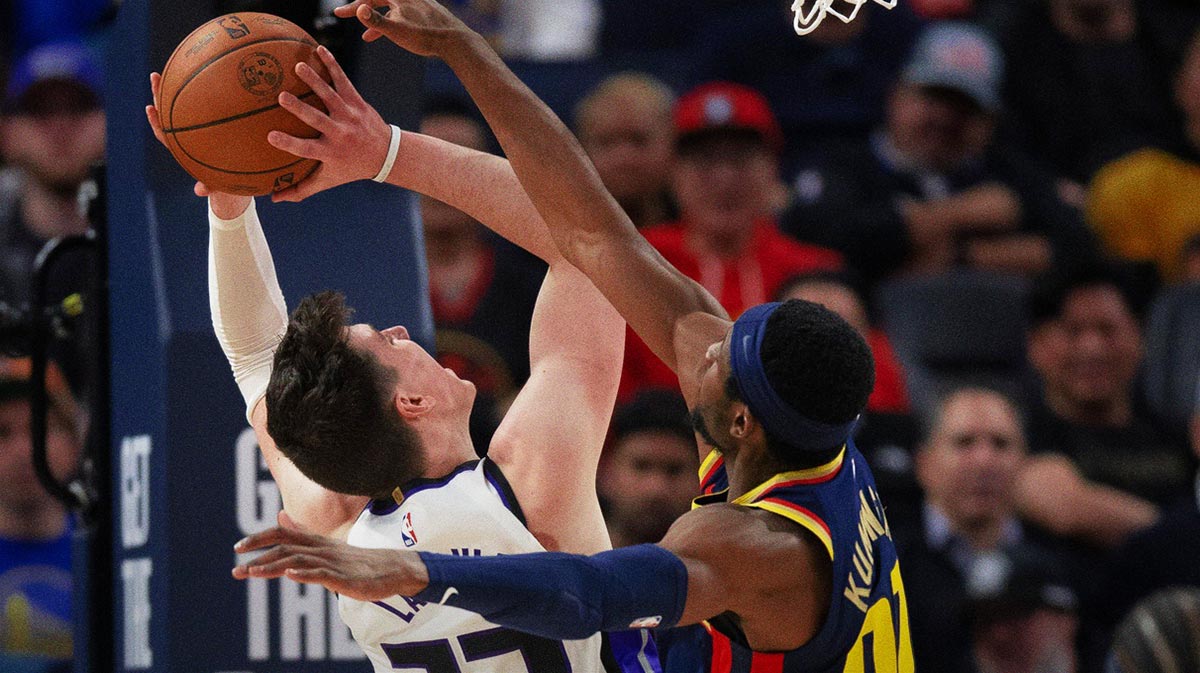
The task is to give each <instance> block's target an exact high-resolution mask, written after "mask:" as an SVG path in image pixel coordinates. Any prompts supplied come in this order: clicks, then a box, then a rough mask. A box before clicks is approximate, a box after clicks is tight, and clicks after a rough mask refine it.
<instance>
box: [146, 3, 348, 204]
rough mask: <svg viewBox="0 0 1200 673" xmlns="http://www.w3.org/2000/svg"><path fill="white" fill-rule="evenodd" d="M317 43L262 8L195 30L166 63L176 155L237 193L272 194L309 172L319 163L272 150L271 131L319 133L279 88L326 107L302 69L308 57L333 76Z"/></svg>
mask: <svg viewBox="0 0 1200 673" xmlns="http://www.w3.org/2000/svg"><path fill="white" fill-rule="evenodd" d="M316 47H317V43H316V41H315V40H313V38H312V37H311V36H309V34H308V33H306V32H305V31H304V30H303V29H302V28H300V27H299V26H297V25H296V24H294V23H292V22H290V21H288V20H286V19H281V18H279V17H277V16H273V15H271V14H261V13H256V12H241V13H237V14H226V15H225V16H221V17H218V18H216V19H213V20H212V21H209V22H208V23H205V24H204V25H202V26H200V27H199V28H197V29H196V30H194V31H192V34H191V35H188V36H187V38H185V39H184V40H183V42H181V43H180V44H179V46H178V47H176V48H175V52H174V53H173V54H171V58H170V59H169V60H168V61H167V65H166V67H164V68H163V73H162V86H161V89H160V90H159V100H157V101H155V104H156V106H157V107H158V110H159V115H160V118H161V121H162V126H163V135H164V136H165V137H166V140H167V147H168V148H169V149H170V150H171V154H172V155H174V157H175V160H176V161H178V162H179V164H180V165H181V166H182V167H183V168H184V170H186V171H187V172H188V173H189V174H191V176H192V177H194V178H196V179H197V180H199V181H200V182H203V183H204V184H205V185H207V186H208V187H209V188H210V189H214V190H217V191H221V192H226V193H229V194H242V195H248V196H257V195H261V194H269V193H271V192H277V191H279V190H281V189H285V188H287V187H290V186H292V185H294V184H296V183H298V182H300V181H301V180H303V179H304V178H306V177H308V175H309V174H310V173H312V172H313V170H314V169H315V168H316V167H317V163H318V162H317V161H315V160H312V159H302V158H300V157H297V156H294V155H292V154H288V153H287V152H284V151H282V150H278V149H276V148H274V147H272V146H271V145H270V144H269V143H268V142H267V133H268V132H269V131H272V130H277V131H282V132H284V133H287V134H290V135H293V136H297V137H303V138H315V137H316V136H317V135H318V133H317V132H316V131H315V130H313V129H312V128H311V127H309V126H308V125H307V124H305V123H304V122H302V121H300V120H299V119H297V118H296V117H295V116H294V115H292V114H291V113H290V112H288V111H287V110H284V109H283V108H281V107H280V106H279V92H281V91H287V92H290V93H292V94H294V95H295V96H296V97H298V98H300V99H301V100H304V101H305V102H307V103H308V104H309V105H312V106H314V107H316V108H318V109H321V110H324V109H325V106H324V105H323V104H322V102H321V100H320V98H319V97H317V95H316V94H315V93H313V91H312V89H310V88H309V86H308V85H307V84H305V83H304V81H303V80H301V79H300V78H299V77H298V76H297V75H296V70H295V68H296V64H297V63H299V62H301V61H304V62H306V63H308V64H309V65H310V66H312V67H313V69H314V70H316V71H317V72H318V73H320V75H321V77H322V78H323V79H325V80H326V81H328V80H329V74H328V72H326V70H325V67H324V65H323V64H322V63H321V61H320V59H319V58H318V57H317V53H316Z"/></svg>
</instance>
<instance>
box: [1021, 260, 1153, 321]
mask: <svg viewBox="0 0 1200 673" xmlns="http://www.w3.org/2000/svg"><path fill="white" fill-rule="evenodd" d="M1091 287H1110V288H1112V289H1114V290H1116V291H1117V293H1118V294H1120V295H1121V299H1122V300H1123V301H1124V302H1125V306H1126V307H1127V308H1128V309H1129V312H1130V313H1131V314H1132V315H1133V317H1134V318H1135V319H1136V320H1139V321H1140V320H1141V317H1142V312H1143V310H1144V308H1145V300H1144V298H1143V297H1142V296H1141V295H1140V293H1139V292H1138V290H1137V279H1136V277H1135V275H1134V273H1133V271H1132V270H1131V269H1130V268H1129V267H1128V266H1125V265H1122V264H1120V263H1118V262H1113V261H1108V260H1101V261H1096V262H1092V263H1090V264H1085V265H1082V266H1076V267H1072V268H1068V269H1067V270H1065V271H1052V272H1050V273H1048V274H1045V275H1043V276H1042V277H1041V278H1040V279H1038V280H1037V281H1036V282H1035V283H1034V286H1033V291H1032V292H1031V293H1030V295H1029V304H1028V308H1029V326H1030V327H1031V328H1033V327H1040V326H1042V325H1044V324H1046V323H1048V322H1051V321H1053V320H1057V319H1058V318H1060V317H1062V312H1063V308H1065V307H1066V304H1067V300H1068V299H1069V298H1070V297H1071V294H1072V293H1074V292H1076V291H1077V290H1081V289H1085V288H1091Z"/></svg>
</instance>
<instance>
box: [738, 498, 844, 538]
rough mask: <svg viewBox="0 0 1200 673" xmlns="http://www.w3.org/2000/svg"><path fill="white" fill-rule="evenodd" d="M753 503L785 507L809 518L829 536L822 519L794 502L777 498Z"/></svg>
mask: <svg viewBox="0 0 1200 673" xmlns="http://www.w3.org/2000/svg"><path fill="white" fill-rule="evenodd" d="M755 502H770V503H774V504H776V505H779V506H780V507H786V508H788V509H790V510H792V511H795V512H799V513H800V514H803V515H804V516H805V517H806V518H809V519H812V520H813V521H815V522H816V523H817V525H818V526H820V527H821V528H822V529H824V530H825V533H826V534H827V535H830V534H831V533H830V532H829V524H827V523H825V520H824V519H822V518H821V517H819V516H817V515H816V514H813V512H812V510H810V509H806V508H804V507H801V506H800V505H797V504H796V503H794V502H788V501H787V500H780V499H779V498H760V499H759V500H756V501H755Z"/></svg>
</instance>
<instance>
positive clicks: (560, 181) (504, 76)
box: [443, 35, 726, 368]
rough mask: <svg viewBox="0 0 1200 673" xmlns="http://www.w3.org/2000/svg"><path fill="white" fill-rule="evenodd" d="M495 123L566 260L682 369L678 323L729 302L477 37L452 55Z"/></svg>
mask: <svg viewBox="0 0 1200 673" xmlns="http://www.w3.org/2000/svg"><path fill="white" fill-rule="evenodd" d="M443 57H444V58H445V60H446V62H447V63H448V64H449V65H450V67H451V68H453V69H454V71H455V73H456V74H457V75H458V76H459V78H460V79H461V80H462V82H463V84H464V86H466V88H467V90H468V92H470V94H471V96H472V98H473V99H474V100H475V102H476V104H477V105H478V106H479V109H480V110H481V111H482V112H483V114H484V116H485V117H486V118H487V120H488V123H489V124H490V126H491V128H492V130H493V131H494V132H495V134H496V137H497V139H498V140H499V141H500V144H501V145H502V146H503V147H504V150H505V152H506V153H507V155H508V158H509V161H510V162H511V164H512V168H513V170H514V172H515V173H516V175H517V176H518V178H519V179H520V181H521V185H522V186H523V188H524V190H525V192H526V193H527V194H528V195H529V198H530V199H531V201H532V202H533V204H534V205H535V207H536V208H537V210H538V212H539V213H541V215H542V219H543V220H544V221H545V223H546V225H547V227H548V228H549V231H550V235H551V236H552V237H553V239H554V242H555V244H556V245H557V246H558V248H559V250H560V251H562V253H563V255H564V256H565V257H566V258H567V259H568V260H569V261H570V262H571V263H572V264H574V265H575V266H576V267H578V268H579V269H580V270H582V271H583V272H584V273H585V274H587V275H588V277H589V278H591V279H592V281H593V282H594V283H595V284H596V287H597V288H598V289H599V290H600V291H601V292H602V293H604V295H605V297H606V298H607V299H608V300H609V301H610V302H611V303H612V304H613V305H614V306H615V307H616V308H617V310H618V311H620V313H621V315H622V316H624V317H625V319H626V320H627V321H628V322H629V324H630V325H631V326H632V327H633V328H634V330H635V331H637V332H638V334H639V335H641V336H642V338H643V340H645V341H646V343H647V344H648V345H649V346H650V347H651V348H652V349H653V350H654V352H655V354H656V355H658V356H659V357H660V358H662V359H663V361H664V362H666V363H667V364H668V365H670V366H671V367H672V368H674V367H675V366H676V363H675V358H674V347H673V336H674V330H675V325H676V323H677V321H678V320H680V319H681V318H682V317H684V316H686V315H689V314H692V313H697V312H699V313H709V314H712V315H717V316H720V317H725V315H726V314H725V311H724V310H723V309H722V308H721V306H720V304H719V303H718V302H717V301H716V300H715V299H714V298H713V297H712V296H711V295H709V294H708V293H707V292H705V291H704V289H703V288H701V287H700V286H699V285H698V284H696V283H695V282H693V281H691V280H690V279H688V278H686V277H685V276H683V275H682V274H680V273H679V272H678V271H677V270H676V269H674V268H673V267H671V266H670V265H669V264H667V262H666V261H665V260H664V259H663V258H662V257H661V255H659V254H658V253H657V252H656V251H655V250H654V249H653V248H651V247H650V245H649V244H648V243H647V242H646V240H645V239H644V238H642V237H641V236H640V235H639V234H638V233H637V231H636V230H635V229H634V227H633V224H632V223H631V222H630V221H629V218H628V217H627V216H626V215H625V213H624V212H623V211H622V210H621V208H620V206H619V205H618V204H617V203H616V201H615V200H614V199H613V198H612V196H611V195H610V194H609V193H608V191H607V190H606V189H605V188H604V186H603V183H602V182H601V181H600V177H599V175H598V174H597V173H596V170H595V168H594V167H593V166H592V164H591V162H590V161H589V160H588V158H587V156H586V155H585V154H584V152H583V149H582V147H580V145H579V143H578V142H577V141H576V140H575V138H574V136H572V135H571V133H570V131H569V130H567V128H566V126H565V125H564V124H563V123H562V122H561V121H560V120H559V119H558V117H556V116H555V114H554V113H553V112H552V111H551V110H550V109H549V108H548V107H547V106H546V105H545V104H544V103H542V101H540V100H539V99H538V98H537V96H535V95H534V94H533V92H531V91H530V90H529V89H528V88H527V87H526V86H525V85H524V84H522V83H521V81H520V80H519V79H517V77H516V76H515V75H513V73H512V72H511V71H510V70H509V69H508V68H507V67H506V66H505V65H504V63H503V62H502V61H501V60H500V58H499V57H498V56H497V55H496V54H495V52H493V51H492V50H491V49H490V48H489V47H487V45H486V44H485V43H484V42H483V41H482V38H479V37H478V36H477V35H471V36H470V37H469V38H464V39H462V40H460V41H459V42H457V43H456V44H455V46H454V47H453V48H449V49H447V50H446V51H445V52H444V53H443Z"/></svg>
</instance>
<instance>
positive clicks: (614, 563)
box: [234, 0, 913, 673]
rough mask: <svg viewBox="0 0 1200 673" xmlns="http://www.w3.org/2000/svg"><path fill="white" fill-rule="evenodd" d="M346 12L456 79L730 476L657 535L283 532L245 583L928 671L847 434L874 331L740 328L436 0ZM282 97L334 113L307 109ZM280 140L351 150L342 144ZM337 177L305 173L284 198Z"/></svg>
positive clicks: (311, 150) (868, 371) (301, 146)
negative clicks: (498, 544)
mask: <svg viewBox="0 0 1200 673" xmlns="http://www.w3.org/2000/svg"><path fill="white" fill-rule="evenodd" d="M375 7H385V8H386V9H387V12H386V14H385V13H382V12H379V11H375V9H374V8H375ZM336 11H337V14H338V15H339V16H342V17H349V16H357V17H358V18H359V20H360V21H362V22H363V23H364V24H365V25H366V27H367V30H366V33H365V34H364V39H367V40H374V39H378V38H379V37H384V36H386V37H387V38H388V39H390V40H392V41H394V42H396V43H397V44H399V45H400V46H402V47H404V48H405V49H408V50H409V51H412V52H414V53H416V54H418V55H423V56H436V57H439V58H441V59H443V60H444V61H446V63H447V64H448V65H449V66H450V67H451V68H452V69H453V70H454V71H455V73H456V74H457V75H458V76H459V78H460V79H461V80H462V82H463V84H464V85H465V86H466V89H467V91H468V92H469V93H470V94H471V96H472V97H473V98H474V100H475V102H476V104H477V105H478V106H479V108H480V110H481V111H482V112H483V114H484V116H485V117H486V118H487V120H488V122H489V124H490V125H491V127H492V130H493V131H494V132H495V134H496V137H497V139H498V140H499V141H500V144H501V145H502V146H503V147H504V149H505V151H506V153H507V155H508V157H509V160H510V161H511V166H512V169H513V171H514V172H515V174H516V175H517V176H518V177H519V179H520V181H521V185H522V186H523V187H524V189H525V191H526V192H527V193H528V194H529V197H530V198H531V199H532V201H533V203H534V204H536V206H537V208H538V211H539V213H540V214H541V215H542V218H543V219H544V220H545V222H546V224H547V226H548V227H549V230H550V233H551V235H552V236H553V238H554V240H555V243H556V244H557V245H558V247H559V249H560V250H561V251H562V253H563V254H564V256H565V257H566V258H567V259H569V260H571V262H572V263H573V264H575V265H576V266H577V267H578V268H580V269H581V270H582V271H584V272H585V273H586V274H587V275H588V276H589V277H590V278H591V279H592V281H593V282H594V283H595V284H596V286H597V287H598V288H599V289H600V291H601V292H603V293H604V295H605V296H606V297H607V298H608V299H609V301H611V302H612V303H613V305H614V306H616V307H617V309H618V310H619V311H620V312H621V314H622V315H623V316H624V317H625V318H626V320H627V321H628V322H629V323H630V325H631V326H632V327H633V328H634V329H635V330H636V331H637V332H638V334H639V335H640V336H641V337H642V338H643V340H645V342H646V343H647V345H649V346H650V347H651V348H652V349H653V350H654V351H655V353H656V354H657V355H658V357H660V358H661V359H662V360H663V361H664V362H665V363H667V364H668V365H669V366H671V367H672V369H673V370H674V371H675V372H676V373H677V374H678V375H679V378H680V383H681V386H682V390H683V393H684V395H685V397H686V399H687V400H688V403H689V405H690V407H691V408H692V416H693V421H694V427H695V429H696V430H697V432H698V433H699V434H700V436H701V437H702V438H703V439H704V442H705V443H706V444H707V445H709V446H710V447H711V448H712V449H713V453H711V454H710V455H709V457H708V458H707V459H706V460H705V462H704V465H703V466H702V471H703V473H704V474H705V476H706V477H707V479H706V481H707V484H708V485H709V486H711V487H713V488H714V489H715V488H717V487H720V486H728V489H727V490H726V491H721V492H714V493H713V495H712V497H711V498H708V499H702V501H701V504H705V506H703V507H699V508H697V509H694V510H693V511H691V512H689V513H688V514H685V515H684V516H683V517H681V518H680V519H679V520H678V521H677V522H676V523H675V525H674V526H673V527H672V528H671V530H670V531H669V532H668V533H667V535H666V537H665V538H664V539H663V540H662V542H661V543H659V544H658V545H638V546H634V547H629V548H625V549H619V550H615V551H610V552H603V553H600V554H595V555H592V556H574V555H569V554H527V555H515V556H504V557H493V558H462V557H451V556H442V555H437V554H426V553H420V554H416V553H408V552H404V551H401V552H399V553H397V552H393V551H389V552H380V551H378V550H369V549H360V548H356V547H353V546H350V545H346V544H344V543H339V542H337V541H334V540H329V539H327V538H324V537H321V536H317V535H313V534H311V533H306V532H303V531H299V530H295V529H294V528H277V529H273V530H271V531H267V532H264V533H261V534H258V535H255V536H251V537H250V538H249V539H247V540H243V541H242V542H240V543H239V544H238V545H237V546H236V547H235V549H237V550H238V551H241V552H246V551H252V550H257V549H262V548H265V547H269V546H272V545H276V546H275V547H274V548H273V549H271V550H270V551H267V552H266V553H264V554H263V555H262V556H260V557H258V558H256V559H255V560H254V561H252V562H250V563H247V564H245V565H242V566H239V567H237V568H235V570H234V574H235V576H236V577H241V578H246V577H279V576H284V575H286V576H287V577H290V578H292V579H295V580H298V581H303V582H314V583H320V584H323V585H324V586H326V587H328V588H330V589H332V590H334V591H337V592H339V593H341V594H343V595H350V596H355V597H358V598H360V599H364V600H375V599H379V598H384V597H391V596H395V595H405V596H415V597H417V599H418V600H426V601H437V602H442V603H444V604H448V605H452V606H454V607H459V608H463V609H466V610H470V611H473V612H477V613H479V614H481V615H484V616H486V617H487V618H488V619H490V620H493V621H496V622H497V623H501V624H504V625H505V626H509V627H512V628H516V629H519V630H522V631H525V632H528V633H534V634H538V635H541V636H544V637H579V636H582V635H587V634H591V633H595V632H597V631H620V630H622V629H628V628H630V627H636V626H658V625H661V626H674V625H679V626H683V628H676V629H670V630H663V631H660V632H659V633H660V636H661V640H660V643H661V644H662V645H665V646H666V647H667V648H668V649H667V651H666V660H665V666H666V669H667V670H669V671H713V672H714V673H730V672H732V671H737V672H739V673H747V672H748V671H788V672H789V673H793V672H795V673H799V672H812V673H816V672H821V673H825V672H837V673H840V672H842V671H863V670H868V668H867V667H868V664H867V662H868V661H869V662H871V666H872V668H873V670H879V671H883V670H891V671H912V670H913V661H912V653H911V648H910V645H909V636H908V626H907V622H908V618H907V608H906V605H905V597H904V589H903V585H902V582H901V580H900V573H899V566H898V564H897V562H896V557H895V547H894V545H893V543H892V540H891V536H890V531H889V529H888V526H887V523H886V518H885V517H884V515H883V507H882V504H881V503H880V501H879V498H878V494H877V493H876V490H875V487H874V480H873V478H872V476H871V473H870V469H869V468H868V467H867V464H866V462H865V460H864V459H863V457H862V455H861V454H860V453H859V452H858V450H857V449H855V448H854V445H853V443H852V442H851V441H850V439H849V437H850V434H851V431H852V429H853V426H854V422H855V420H856V418H857V416H858V414H859V413H860V412H861V411H862V409H863V407H864V406H865V404H866V400H867V396H868V394H869V393H870V391H871V387H872V383H873V374H872V363H871V355H870V351H869V350H868V348H867V346H866V344H865V343H864V342H863V340H862V337H861V336H859V335H858V333H857V332H855V331H854V330H853V329H852V328H851V327H850V326H849V325H847V324H846V323H845V321H843V320H841V319H840V318H838V317H837V316H835V315H834V314H832V313H831V312H829V311H828V310H826V309H824V308H821V307H819V306H817V305H815V304H811V303H808V302H802V301H791V302H788V303H786V304H764V305H761V306H757V307H754V308H752V309H750V310H749V311H747V312H746V313H745V314H743V315H742V316H741V317H740V318H739V319H738V320H737V322H734V323H731V322H730V321H729V319H728V316H727V315H726V314H725V312H724V310H723V309H722V308H721V306H720V305H719V304H718V303H717V301H716V300H715V299H714V298H713V297H712V296H711V295H709V294H708V293H707V292H705V291H704V290H703V288H701V287H700V286H699V285H697V284H696V283H694V282H692V281H691V280H689V279H687V278H686V277H684V276H683V275H682V274H680V273H679V272H678V271H677V270H676V269H674V268H673V267H671V266H670V265H669V264H667V263H666V262H665V261H664V260H663V259H662V257H661V256H659V255H658V254H657V253H656V252H655V251H654V249H653V248H651V247H650V246H649V244H648V243H647V242H646V240H645V239H644V238H642V237H641V236H640V235H639V234H638V233H637V231H636V230H635V229H634V227H633V225H632V224H631V223H630V221H629V219H628V217H626V215H625V214H624V213H623V211H622V210H621V209H620V207H619V206H618V205H617V203H616V202H615V201H614V200H613V199H612V197H611V196H610V195H609V194H608V192H607V191H605V189H604V187H603V185H602V183H601V181H600V179H599V177H598V176H597V175H596V172H595V170H594V169H593V167H592V166H591V164H590V163H589V162H588V160H587V158H586V156H585V155H584V153H583V150H582V149H581V148H580V147H579V145H578V143H577V142H576V141H575V139H574V137H573V136H572V135H571V134H570V132H569V131H568V130H567V129H566V127H565V126H563V124H562V122H561V121H560V120H559V119H558V118H557V117H556V116H555V115H554V114H553V113H552V112H551V111H550V110H549V109H548V108H547V107H546V106H545V105H544V104H543V103H542V102H541V101H539V100H538V99H537V97H536V96H535V95H534V94H533V93H532V92H530V91H529V89H528V88H526V87H525V86H524V85H523V84H522V83H521V82H520V81H519V80H518V79H517V78H516V76H514V75H513V74H512V72H511V71H510V70H509V69H508V68H507V67H506V66H505V65H504V63H503V62H502V61H501V60H500V58H499V57H498V56H497V55H496V54H495V52H494V51H492V50H491V48H490V47H488V45H487V43H486V42H485V41H484V40H483V39H482V38H481V37H480V36H479V35H477V34H475V33H474V32H472V31H470V30H469V29H468V28H467V27H466V26H464V25H463V24H462V23H461V22H460V21H458V20H457V19H456V18H454V17H453V15H452V14H450V13H449V12H448V11H447V10H446V9H445V8H444V7H442V6H441V5H439V4H438V3H436V2H434V0H388V1H387V2H384V1H383V0H371V1H370V2H362V1H359V2H355V3H353V4H351V5H347V6H345V7H342V8H339V9H338V10H336ZM281 104H284V100H281ZM286 105H288V106H290V107H291V108H292V109H293V111H294V112H296V113H297V114H298V115H299V116H300V117H301V119H305V118H306V117H309V118H312V119H314V120H315V121H319V120H318V119H317V117H316V116H315V115H314V113H315V112H316V111H315V110H313V109H312V108H310V107H309V106H307V105H296V104H294V103H293V102H292V101H287V103H286ZM318 114H319V113H318ZM334 116H335V117H337V116H338V115H337V113H336V111H335V112H334ZM346 123H347V124H350V125H353V120H348V121H347V122H346ZM363 128H365V129H366V130H367V131H366V133H367V135H370V136H372V137H381V136H382V134H381V133H379V131H378V130H375V131H370V130H369V129H370V128H371V125H370V124H367V125H365V127H363ZM273 142H276V143H277V146H279V147H282V148H284V149H287V150H288V151H291V152H293V153H295V154H298V155H300V156H306V157H314V158H320V159H322V160H323V161H325V160H327V159H328V160H336V159H337V158H338V157H339V156H341V157H342V158H343V160H345V156H344V153H343V152H341V151H340V150H339V149H338V148H337V147H336V146H332V145H329V144H326V143H321V142H313V141H305V140H300V139H289V138H285V137H278V136H276V137H275V138H274V141H273ZM401 145H403V142H401ZM355 163H356V162H354V161H353V160H349V161H346V165H355ZM334 164H335V162H334V161H331V162H330V163H329V164H328V165H330V166H332V165H334ZM462 170H470V168H469V167H466V166H464V167H463V168H462ZM363 172H364V171H363V170H361V168H360V169H359V170H358V171H355V170H349V169H347V170H346V171H345V172H344V173H345V174H346V175H348V176H352V175H353V174H355V173H358V174H359V175H361V174H362V173H363ZM344 181H348V180H344ZM334 184H337V183H336V182H335V181H332V180H329V179H328V178H326V179H325V180H323V181H319V182H316V183H313V184H311V185H309V186H307V187H305V185H304V184H301V185H300V186H299V189H298V190H296V191H295V192H293V193H291V194H284V195H283V198H300V197H302V196H304V195H306V194H309V193H313V192H314V191H317V190H319V189H320V188H324V187H329V186H332V185H334ZM722 501H723V502H722Z"/></svg>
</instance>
